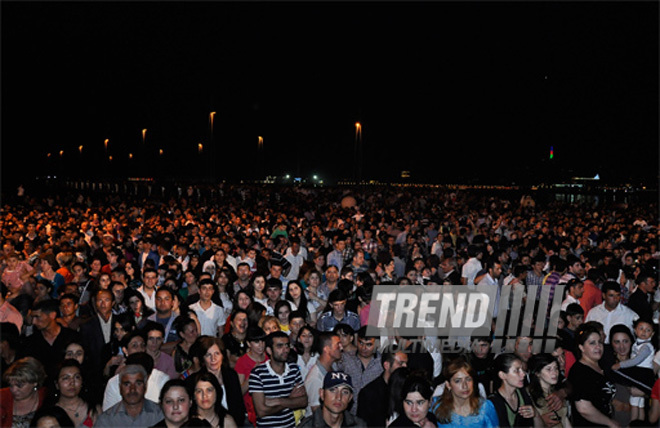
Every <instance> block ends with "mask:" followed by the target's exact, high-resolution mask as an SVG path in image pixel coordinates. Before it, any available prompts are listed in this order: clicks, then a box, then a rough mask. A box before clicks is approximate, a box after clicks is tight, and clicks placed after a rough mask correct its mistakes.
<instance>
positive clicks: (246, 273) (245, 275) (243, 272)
mask: <svg viewBox="0 0 660 428" xmlns="http://www.w3.org/2000/svg"><path fill="white" fill-rule="evenodd" d="M236 274H237V275H238V277H239V278H240V280H241V281H247V280H248V279H250V267H249V266H240V267H239V268H238V272H237V273H236Z"/></svg>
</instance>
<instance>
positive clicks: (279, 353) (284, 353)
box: [267, 337, 291, 363]
mask: <svg viewBox="0 0 660 428" xmlns="http://www.w3.org/2000/svg"><path fill="white" fill-rule="evenodd" d="M267 349H270V357H271V358H272V359H273V361H276V362H278V363H285V362H286V360H287V359H288V358H289V352H291V347H290V346H289V338H288V337H276V338H274V339H273V347H272V348H267Z"/></svg>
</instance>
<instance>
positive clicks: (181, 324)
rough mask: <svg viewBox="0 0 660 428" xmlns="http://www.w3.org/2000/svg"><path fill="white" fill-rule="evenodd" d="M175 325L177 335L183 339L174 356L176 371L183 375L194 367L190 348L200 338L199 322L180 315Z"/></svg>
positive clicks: (175, 349)
mask: <svg viewBox="0 0 660 428" xmlns="http://www.w3.org/2000/svg"><path fill="white" fill-rule="evenodd" d="M174 325H175V327H176V333H177V334H178V335H179V337H180V338H181V341H180V342H179V343H178V344H177V345H176V348H174V353H173V354H172V358H173V359H174V369H175V370H176V371H177V372H178V373H183V372H185V371H186V370H188V369H190V368H191V367H192V365H193V361H192V357H191V356H190V354H191V352H190V348H191V347H192V344H193V343H195V340H197V338H198V337H199V330H198V329H197V322H196V321H195V320H194V319H193V318H192V317H190V316H187V315H179V316H178V317H177V318H176V320H174Z"/></svg>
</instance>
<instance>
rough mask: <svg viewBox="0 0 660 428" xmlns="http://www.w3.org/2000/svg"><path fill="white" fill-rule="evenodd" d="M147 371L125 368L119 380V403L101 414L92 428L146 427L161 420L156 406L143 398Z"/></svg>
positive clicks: (136, 366)
mask: <svg viewBox="0 0 660 428" xmlns="http://www.w3.org/2000/svg"><path fill="white" fill-rule="evenodd" d="M146 385H147V371H146V370H145V368H144V367H142V366H141V365H139V364H129V365H127V366H125V367H124V368H123V369H122V371H121V375H120V379H119V390H120V394H121V401H120V402H119V403H117V404H115V405H114V406H112V407H110V408H109V409H108V410H106V411H105V412H103V413H102V414H101V416H99V418H98V419H97V420H96V424H95V425H94V427H95V428H96V427H119V426H121V427H148V426H152V425H154V424H156V423H157V422H158V421H160V420H161V419H163V412H162V411H161V410H160V407H158V404H156V403H154V402H153V401H151V400H147V399H145V398H144V394H145V392H146Z"/></svg>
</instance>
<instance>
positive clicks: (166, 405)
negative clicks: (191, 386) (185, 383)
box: [161, 386, 191, 426]
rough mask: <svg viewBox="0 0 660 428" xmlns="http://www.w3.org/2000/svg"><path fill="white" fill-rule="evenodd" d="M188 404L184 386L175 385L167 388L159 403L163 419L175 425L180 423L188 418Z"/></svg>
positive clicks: (188, 398) (188, 400) (188, 397)
mask: <svg viewBox="0 0 660 428" xmlns="http://www.w3.org/2000/svg"><path fill="white" fill-rule="evenodd" d="M190 404H191V402H190V396H189V395H188V392H187V391H186V388H183V387H180V386H175V387H172V388H170V389H168V390H167V392H166V393H165V395H164V396H163V402H162V403H161V408H162V410H163V415H164V416H165V420H166V421H168V422H170V423H171V424H172V425H176V426H178V425H180V424H182V423H183V422H185V421H186V419H188V412H189V411H190Z"/></svg>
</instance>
